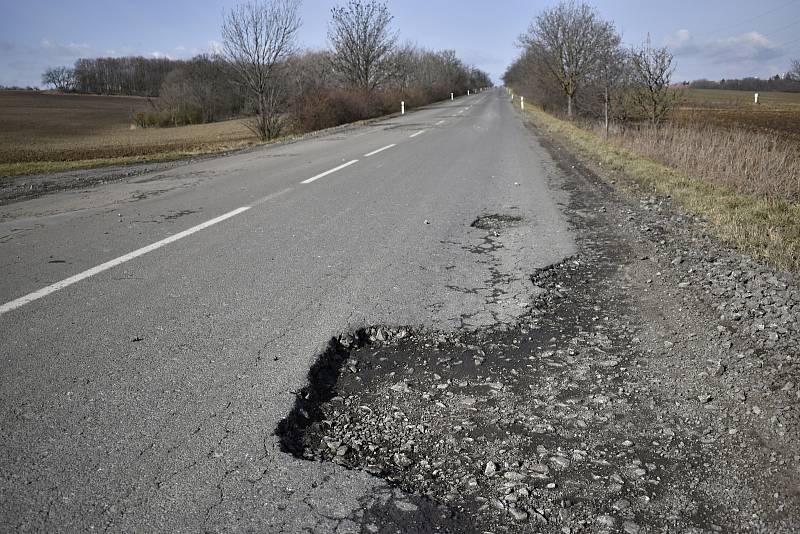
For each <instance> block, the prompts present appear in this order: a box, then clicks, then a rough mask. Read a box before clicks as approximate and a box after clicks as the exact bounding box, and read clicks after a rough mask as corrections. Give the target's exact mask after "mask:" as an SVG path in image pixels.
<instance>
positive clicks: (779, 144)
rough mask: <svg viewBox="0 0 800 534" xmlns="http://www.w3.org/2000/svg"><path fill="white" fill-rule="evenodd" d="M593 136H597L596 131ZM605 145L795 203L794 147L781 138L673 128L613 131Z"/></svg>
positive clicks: (799, 187)
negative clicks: (609, 142)
mask: <svg viewBox="0 0 800 534" xmlns="http://www.w3.org/2000/svg"><path fill="white" fill-rule="evenodd" d="M595 131H596V133H598V134H601V133H602V130H601V129H600V128H597V129H596V130H595ZM611 140H612V141H614V142H615V143H617V144H619V145H620V146H623V147H626V148H629V149H631V150H633V151H634V152H636V153H639V154H644V155H646V156H648V157H650V158H652V159H654V160H656V161H659V162H661V163H664V164H666V165H669V166H670V167H674V168H675V169H678V170H679V171H681V172H683V173H685V174H687V175H689V176H694V177H696V178H702V179H704V180H707V181H709V182H712V183H716V184H721V185H725V186H729V187H731V188H733V189H735V190H736V191H738V192H741V193H746V194H753V195H756V196H759V197H763V198H767V199H771V200H786V201H789V202H792V203H797V202H798V201H800V143H798V142H795V141H794V140H792V139H791V138H787V137H786V136H782V135H779V134H775V133H772V132H764V133H762V132H754V131H748V130H744V129H740V128H729V127H728V128H725V127H720V126H716V125H713V124H707V123H706V124H703V123H701V124H699V125H696V126H691V125H686V124H681V123H679V124H670V125H666V126H664V127H662V128H659V129H652V128H643V129H639V130H627V131H626V132H625V133H621V132H617V133H616V134H614V135H612V136H611Z"/></svg>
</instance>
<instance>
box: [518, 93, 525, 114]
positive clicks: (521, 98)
mask: <svg viewBox="0 0 800 534" xmlns="http://www.w3.org/2000/svg"><path fill="white" fill-rule="evenodd" d="M519 107H520V109H521V110H522V111H525V97H524V96H521V97H519Z"/></svg>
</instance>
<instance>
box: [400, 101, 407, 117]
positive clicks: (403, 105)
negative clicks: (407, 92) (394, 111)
mask: <svg viewBox="0 0 800 534" xmlns="http://www.w3.org/2000/svg"><path fill="white" fill-rule="evenodd" d="M405 114H406V101H405V100H403V101H402V102H400V115H405Z"/></svg>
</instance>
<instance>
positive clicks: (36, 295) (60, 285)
mask: <svg viewBox="0 0 800 534" xmlns="http://www.w3.org/2000/svg"><path fill="white" fill-rule="evenodd" d="M249 209H250V206H245V207H243V208H238V209H235V210H233V211H229V212H228V213H226V214H224V215H220V216H219V217H216V218H214V219H211V220H210V221H206V222H204V223H202V224H198V225H197V226H193V227H191V228H189V229H188V230H184V231H183V232H179V233H177V234H175V235H171V236H169V237H168V238H166V239H162V240H161V241H157V242H155V243H153V244H152V245H147V246H146V247H142V248H140V249H139V250H134V251H133V252H130V253H128V254H125V255H124V256H120V257H119V258H116V259H113V260H111V261H107V262H105V263H103V264H101V265H98V266H97V267H92V268H91V269H88V270H86V271H83V272H82V273H79V274H76V275H75V276H70V277H69V278H67V279H66V280H62V281H60V282H56V283H55V284H52V285H49V286H47V287H43V288H42V289H40V290H38V291H34V292H33V293H30V294H28V295H25V296H24V297H20V298H18V299H15V300H12V301H11V302H7V303H6V304H3V305H2V306H0V315H3V314H4V313H8V312H10V311H11V310H14V309H16V308H19V307H20V306H24V305H25V304H28V303H30V302H33V301H34V300H37V299H40V298H42V297H46V296H47V295H49V294H51V293H55V292H56V291H58V290H59V289H64V288H65V287H67V286H71V285H72V284H75V283H77V282H80V281H81V280H85V279H86V278H89V277H90V276H94V275H96V274H98V273H102V272H103V271H107V270H108V269H111V268H112V267H116V266H117V265H120V264H122V263H125V262H126V261H130V260H132V259H134V258H138V257H139V256H142V255H144V254H147V253H148V252H152V251H154V250H156V249H159V248H161V247H163V246H164V245H169V244H170V243H174V242H175V241H178V240H179V239H183V238H184V237H187V236H190V235H192V234H194V233H196V232H199V231H200V230H204V229H206V228H208V227H209V226H213V225H215V224H217V223H220V222H222V221H224V220H225V219H230V218H231V217H235V216H236V215H239V214H240V213H242V212H245V211H247V210H249Z"/></svg>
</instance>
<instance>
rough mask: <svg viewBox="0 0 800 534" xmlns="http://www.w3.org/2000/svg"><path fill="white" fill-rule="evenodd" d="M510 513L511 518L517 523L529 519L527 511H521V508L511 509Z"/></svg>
mask: <svg viewBox="0 0 800 534" xmlns="http://www.w3.org/2000/svg"><path fill="white" fill-rule="evenodd" d="M508 511H509V513H510V514H511V517H513V518H514V519H515V520H516V521H525V520H526V519H528V512H526V511H525V510H520V509H519V508H513V507H512V508H509V510H508Z"/></svg>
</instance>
